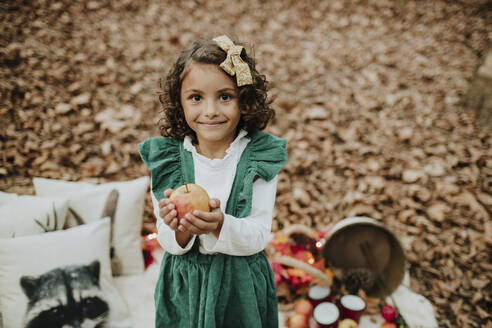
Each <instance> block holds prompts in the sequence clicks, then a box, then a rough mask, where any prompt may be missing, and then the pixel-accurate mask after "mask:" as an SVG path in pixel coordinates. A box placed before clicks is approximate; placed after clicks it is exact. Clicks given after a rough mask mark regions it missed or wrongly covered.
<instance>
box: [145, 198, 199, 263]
mask: <svg viewBox="0 0 492 328" xmlns="http://www.w3.org/2000/svg"><path fill="white" fill-rule="evenodd" d="M150 194H151V195H152V204H153V205H154V214H155V217H156V219H157V221H156V227H157V232H158V233H157V241H158V242H159V244H161V246H162V248H163V249H164V250H165V251H166V252H169V253H171V254H174V255H182V254H185V253H186V252H188V251H189V250H190V249H191V247H192V246H193V243H194V242H195V238H196V236H193V237H192V238H191V240H190V241H189V242H188V245H186V246H185V248H183V247H181V246H180V245H179V244H178V242H177V241H176V233H175V232H174V230H172V229H171V228H169V226H168V225H167V224H165V223H164V220H162V218H161V216H160V215H159V205H158V204H159V203H158V202H157V199H156V198H155V196H154V194H153V193H152V191H151V192H150Z"/></svg>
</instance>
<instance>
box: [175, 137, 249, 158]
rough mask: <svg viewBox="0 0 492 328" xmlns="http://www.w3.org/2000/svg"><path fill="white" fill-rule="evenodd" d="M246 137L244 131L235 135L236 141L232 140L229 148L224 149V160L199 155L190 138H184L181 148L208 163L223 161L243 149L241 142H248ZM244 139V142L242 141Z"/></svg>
mask: <svg viewBox="0 0 492 328" xmlns="http://www.w3.org/2000/svg"><path fill="white" fill-rule="evenodd" d="M247 135H248V132H246V131H245V130H240V131H239V133H238V134H237V137H236V139H234V141H233V142H231V144H230V145H229V147H228V148H227V149H226V155H225V156H224V158H214V159H210V158H208V157H206V156H203V155H201V154H199V153H198V151H197V150H196V147H195V146H194V145H193V143H192V141H191V137H190V136H186V137H185V138H184V141H183V147H184V149H186V150H187V151H189V152H190V153H192V154H193V155H194V156H196V157H198V158H203V159H205V160H208V161H224V160H225V159H227V158H228V157H230V155H231V154H234V153H236V152H237V151H240V150H243V149H244V147H242V145H243V142H244V141H249V138H247ZM244 139H246V140H244Z"/></svg>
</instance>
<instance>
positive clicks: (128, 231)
mask: <svg viewBox="0 0 492 328" xmlns="http://www.w3.org/2000/svg"><path fill="white" fill-rule="evenodd" d="M33 183H34V189H35V191H36V194H37V195H42V196H58V197H67V198H68V199H69V202H70V207H71V208H75V207H77V208H78V210H77V209H76V211H77V213H78V214H79V215H80V216H81V217H82V218H97V216H94V213H96V214H99V216H100V215H101V213H102V210H103V207H104V204H105V200H106V198H107V197H101V199H100V200H99V201H97V200H96V201H91V202H82V201H81V199H80V196H81V195H82V194H86V193H87V192H91V191H92V192H108V193H109V192H110V191H111V190H113V189H116V190H117V191H118V193H119V197H118V203H117V207H116V214H115V217H114V227H113V240H112V245H113V247H114V251H115V258H114V260H115V262H116V263H117V265H115V266H113V267H114V268H115V270H113V274H114V275H131V274H139V273H142V272H143V271H144V261H143V255H142V247H141V229H142V221H143V211H144V202H145V194H146V192H147V189H148V186H149V178H148V177H141V178H138V179H135V180H130V181H123V182H110V183H103V184H98V185H95V184H91V183H87V182H70V181H62V180H55V179H45V178H34V179H33ZM96 198H98V197H96ZM69 221H70V219H69ZM87 222H90V221H87ZM113 264H114V263H113ZM116 268H117V269H116Z"/></svg>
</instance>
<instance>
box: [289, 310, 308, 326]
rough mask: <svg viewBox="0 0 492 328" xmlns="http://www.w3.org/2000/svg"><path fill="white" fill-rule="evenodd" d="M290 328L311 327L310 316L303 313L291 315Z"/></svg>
mask: <svg viewBox="0 0 492 328" xmlns="http://www.w3.org/2000/svg"><path fill="white" fill-rule="evenodd" d="M289 328H309V318H308V317H307V316H305V315H304V314H301V313H294V314H293V315H292V316H291V317H289Z"/></svg>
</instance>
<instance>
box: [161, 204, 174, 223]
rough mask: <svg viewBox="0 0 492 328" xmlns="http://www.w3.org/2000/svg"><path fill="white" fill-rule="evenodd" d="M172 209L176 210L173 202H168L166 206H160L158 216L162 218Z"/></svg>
mask: <svg viewBox="0 0 492 328" xmlns="http://www.w3.org/2000/svg"><path fill="white" fill-rule="evenodd" d="M172 211H175V212H176V210H175V208H174V204H172V203H169V204H167V205H166V206H164V207H161V208H160V210H159V216H160V217H161V218H163V219H164V218H165V217H166V216H167V215H168V214H169V213H171V212H172ZM173 216H174V215H173Z"/></svg>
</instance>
